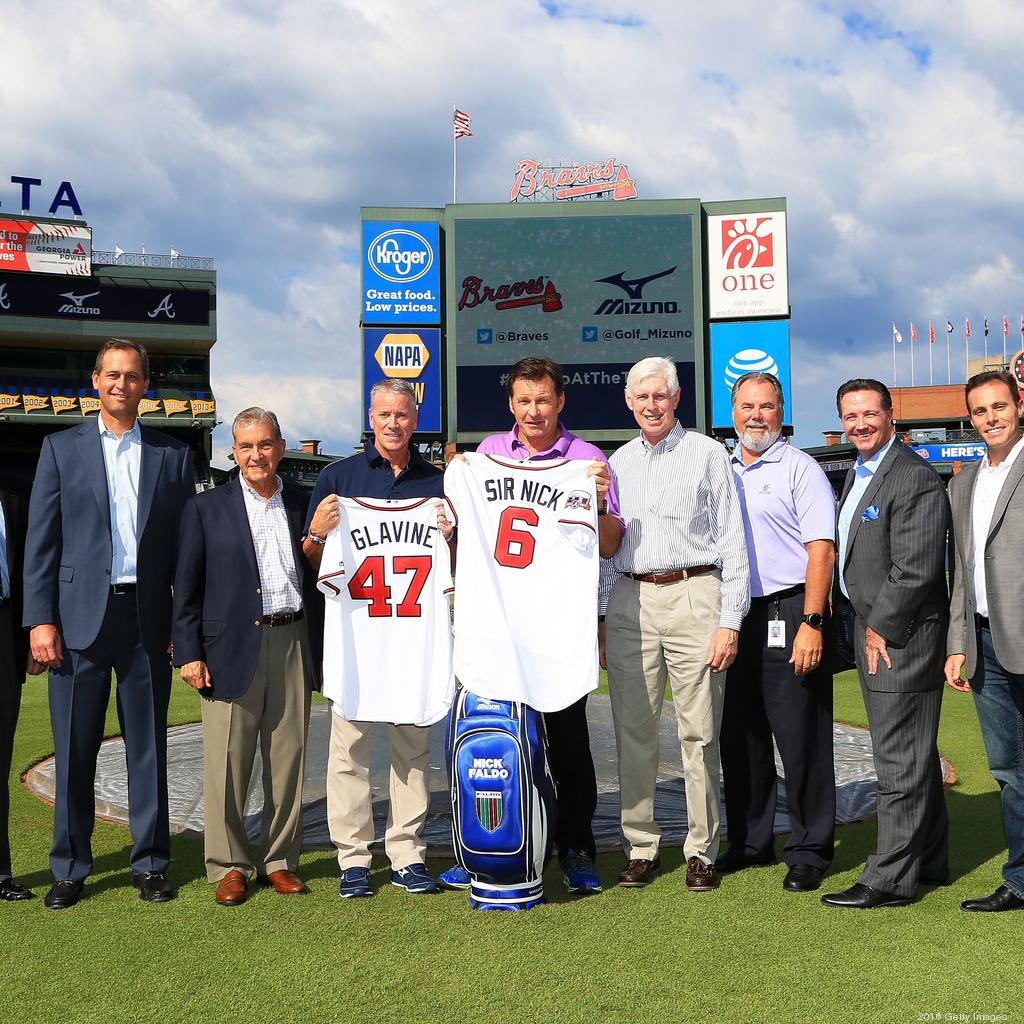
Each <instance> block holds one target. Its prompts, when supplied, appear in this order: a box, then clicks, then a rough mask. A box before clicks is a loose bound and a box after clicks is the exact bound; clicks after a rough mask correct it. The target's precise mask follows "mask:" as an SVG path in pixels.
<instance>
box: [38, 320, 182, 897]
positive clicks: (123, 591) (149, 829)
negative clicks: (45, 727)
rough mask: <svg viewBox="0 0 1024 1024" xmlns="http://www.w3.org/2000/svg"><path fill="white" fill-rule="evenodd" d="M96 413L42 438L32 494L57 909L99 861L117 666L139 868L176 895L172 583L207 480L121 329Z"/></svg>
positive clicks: (134, 859)
mask: <svg viewBox="0 0 1024 1024" xmlns="http://www.w3.org/2000/svg"><path fill="white" fill-rule="evenodd" d="M92 385H93V387H94V388H95V389H96V390H97V392H98V393H99V397H100V413H99V416H98V418H97V420H92V419H89V420H87V421H86V422H85V423H83V424H81V425H80V426H77V427H72V428H71V429H69V430H64V431H61V432H59V433H56V434H51V435H50V436H49V437H47V438H46V440H45V441H44V442H43V447H42V451H41V452H40V454H39V465H38V467H37V469H36V476H35V482H34V483H33V486H32V498H31V501H30V504H29V530H28V537H27V540H26V544H25V593H24V602H25V607H24V613H23V621H24V624H25V626H27V627H29V628H30V629H31V633H30V635H29V642H30V645H31V651H32V656H33V657H34V658H35V659H36V661H38V662H39V663H40V664H42V665H45V666H47V667H48V668H49V670H50V683H49V696H50V724H51V726H52V728H53V742H54V750H55V761H56V770H57V778H56V787H55V791H54V824H53V849H52V851H51V852H50V869H51V871H52V872H53V877H54V883H53V886H52V887H51V889H50V891H49V893H47V895H46V899H45V900H44V902H45V904H46V906H47V907H48V908H50V909H51V910H60V909H65V908H67V907H71V906H74V905H75V904H76V903H77V902H78V901H79V899H80V898H81V895H82V889H83V885H84V882H85V879H86V878H87V877H88V875H89V874H90V872H91V871H92V848H91V838H92V831H93V825H94V823H95V817H96V801H95V795H94V783H95V776H96V757H97V754H98V752H99V746H100V742H101V740H102V738H103V725H104V718H105V716H106V710H107V704H108V702H109V699H110V675H111V672H114V673H116V675H117V714H118V720H119V722H120V723H121V732H122V733H123V735H124V743H125V752H126V757H127V762H128V779H129V793H128V815H129V823H130V825H131V833H132V840H133V847H132V852H131V867H132V881H133V884H134V885H135V886H136V888H137V889H138V890H139V895H140V897H141V898H142V899H144V900H147V901H149V902H153V903H162V902H164V901H166V900H169V899H173V897H174V888H173V886H172V885H171V884H170V882H168V880H167V877H166V871H167V866H168V864H169V862H170V829H169V825H168V814H167V704H168V701H169V699H170V690H171V666H170V659H169V657H168V650H169V641H170V633H171V584H172V582H173V580H174V562H175V552H176V550H177V540H178V524H179V521H180V518H181V510H182V507H183V506H184V504H185V501H186V499H187V498H189V497H190V496H191V495H193V494H194V493H195V476H194V472H193V467H192V456H191V453H190V451H189V449H188V448H187V447H186V446H185V445H184V444H182V443H181V442H180V441H177V440H175V439H174V438H171V437H169V436H167V435H166V434H163V433H161V432H160V431H157V430H151V429H149V428H147V427H142V426H140V424H139V422H138V409H139V402H140V400H141V399H142V397H143V395H144V394H145V392H146V389H147V388H148V387H149V358H148V356H147V355H146V350H145V349H144V348H143V347H142V346H141V345H139V344H137V343H136V342H134V341H126V340H123V339H120V338H111V339H110V340H109V341H107V342H106V343H105V344H104V345H103V346H102V347H101V349H100V351H99V354H98V355H97V357H96V368H95V369H94V370H93V374H92Z"/></svg>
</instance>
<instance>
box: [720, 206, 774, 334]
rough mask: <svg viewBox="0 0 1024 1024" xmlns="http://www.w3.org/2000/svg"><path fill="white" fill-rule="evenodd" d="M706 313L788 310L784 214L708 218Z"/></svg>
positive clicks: (723, 315) (728, 316)
mask: <svg viewBox="0 0 1024 1024" xmlns="http://www.w3.org/2000/svg"><path fill="white" fill-rule="evenodd" d="M707 223H708V318H709V319H711V320H735V319H743V318H746V317H758V318H760V317H767V316H787V315H788V314H789V272H788V265H787V260H786V214H785V213H784V212H782V211H781V210H780V211H777V212H775V213H732V214H726V215H724V216H713V217H708V222H707Z"/></svg>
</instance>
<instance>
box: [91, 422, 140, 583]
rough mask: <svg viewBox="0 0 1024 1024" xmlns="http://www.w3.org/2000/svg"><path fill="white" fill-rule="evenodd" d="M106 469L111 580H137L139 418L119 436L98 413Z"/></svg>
mask: <svg viewBox="0 0 1024 1024" xmlns="http://www.w3.org/2000/svg"><path fill="white" fill-rule="evenodd" d="M96 422H97V424H98V426H99V431H100V445H101V447H102V448H103V463H104V465H105V466H106V469H107V498H108V500H109V501H110V543H111V548H112V554H111V560H110V582H111V583H135V582H136V580H137V579H138V576H137V572H138V532H137V531H138V517H139V472H140V468H141V466H142V433H141V431H140V430H139V421H138V420H136V421H135V423H134V424H132V428H131V430H126V431H125V432H124V433H123V434H122V435H121V437H120V438H118V436H117V435H116V434H115V433H114V432H113V431H112V430H110V429H109V428H108V427H106V426H105V425H104V423H103V414H102V413H100V415H99V416H97V417H96Z"/></svg>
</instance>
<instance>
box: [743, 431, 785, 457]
mask: <svg viewBox="0 0 1024 1024" xmlns="http://www.w3.org/2000/svg"><path fill="white" fill-rule="evenodd" d="M780 437H782V431H781V430H769V431H768V433H767V434H765V435H764V437H763V438H761V440H760V441H755V440H754V437H753V435H752V434H751V433H750V431H748V430H744V431H742V432H741V433H740V435H739V438H740V444H741V445H743V447H744V448H746V449H747V451H748V452H753V453H754V454H755V455H761V454H763V453H764V452H766V451H768V449H769V448H771V446H772V445H773V444H775V442H776V441H778V439H779V438H780Z"/></svg>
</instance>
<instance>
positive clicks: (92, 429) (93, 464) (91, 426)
mask: <svg viewBox="0 0 1024 1024" xmlns="http://www.w3.org/2000/svg"><path fill="white" fill-rule="evenodd" d="M78 451H79V454H80V455H81V459H82V467H83V468H84V469H85V475H86V477H87V478H88V480H89V484H90V486H91V487H92V493H93V494H94V495H95V497H96V504H97V505H99V507H100V515H102V516H103V521H104V522H105V523H106V524H107V530H108V531H109V530H110V492H109V491H108V489H107V464H106V463H105V462H104V461H103V444H102V442H101V441H100V430H99V427H98V426H97V424H96V421H95V420H86V422H85V423H83V424H82V427H81V431H80V432H79V435H78Z"/></svg>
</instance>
